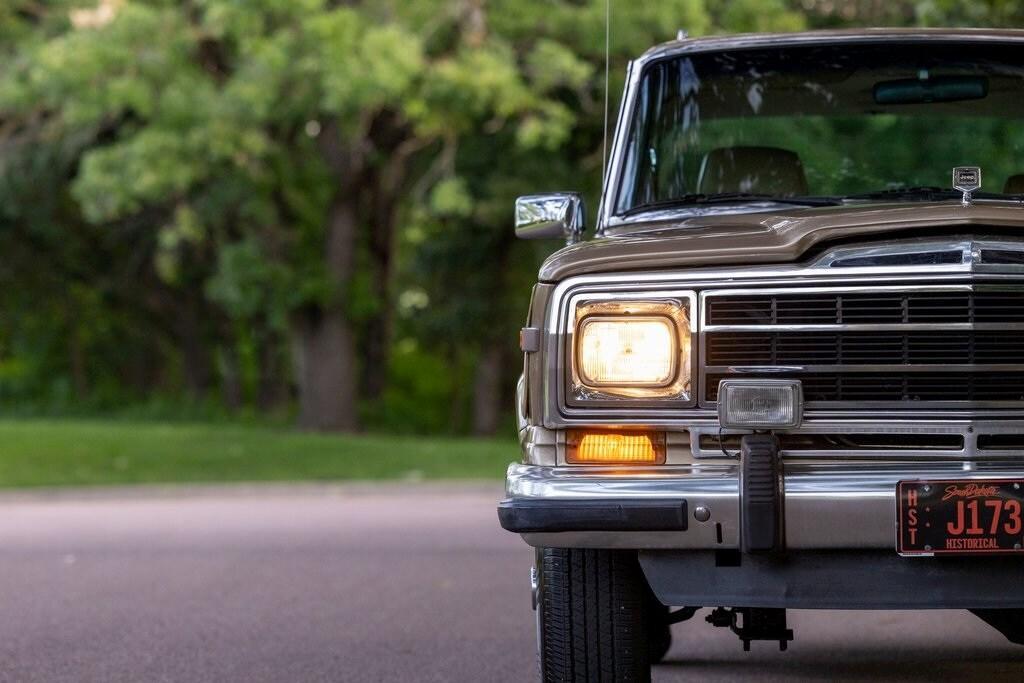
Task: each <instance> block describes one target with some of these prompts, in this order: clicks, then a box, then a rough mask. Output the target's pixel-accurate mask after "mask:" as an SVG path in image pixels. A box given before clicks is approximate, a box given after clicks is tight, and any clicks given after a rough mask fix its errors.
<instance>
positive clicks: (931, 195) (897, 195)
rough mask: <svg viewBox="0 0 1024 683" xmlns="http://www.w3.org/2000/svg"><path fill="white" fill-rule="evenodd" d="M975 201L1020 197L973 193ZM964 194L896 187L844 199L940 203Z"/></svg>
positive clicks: (949, 189)
mask: <svg viewBox="0 0 1024 683" xmlns="http://www.w3.org/2000/svg"><path fill="white" fill-rule="evenodd" d="M971 194H972V196H973V197H974V198H975V199H1017V198H1018V197H1019V195H1010V194H1001V193H999V192H972V193H971ZM963 195H964V193H963V192H961V191H960V190H954V189H952V188H947V187H931V186H922V187H895V188H891V189H888V190H876V191H875V192H864V193H863V194H848V195H845V196H844V197H843V199H915V200H921V201H940V200H943V199H960V198H961V197H963Z"/></svg>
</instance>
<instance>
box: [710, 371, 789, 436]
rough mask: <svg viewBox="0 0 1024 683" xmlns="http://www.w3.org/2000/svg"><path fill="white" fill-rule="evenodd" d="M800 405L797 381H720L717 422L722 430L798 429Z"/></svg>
mask: <svg viewBox="0 0 1024 683" xmlns="http://www.w3.org/2000/svg"><path fill="white" fill-rule="evenodd" d="M803 403H804V399H803V390H802V387H801V385H800V380H796V379H723V380H722V381H721V382H720V383H719V385H718V421H719V422H720V423H721V425H722V427H723V428H728V429H778V428H787V427H797V426H799V425H800V419H801V416H802V413H803Z"/></svg>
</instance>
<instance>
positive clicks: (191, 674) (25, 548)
mask: <svg viewBox="0 0 1024 683" xmlns="http://www.w3.org/2000/svg"><path fill="white" fill-rule="evenodd" d="M497 496H498V491H497V490H496V489H495V490H491V489H489V488H479V487H478V488H476V489H465V488H457V489H439V488H415V487H405V488H388V489H380V490H357V489H350V488H316V487H297V488H275V489H244V490H233V489H228V490H225V489H211V490H207V491H199V492H195V491H192V492H178V493H174V492H157V493H153V492H148V493H137V492H130V491H126V492H123V493H109V492H107V493H103V494H98V495H97V494H81V493H78V494H60V495H56V496H43V497H41V498H40V497H32V498H27V497H18V496H11V495H7V496H3V497H0V681H4V682H6V681H19V682H21V681H26V682H29V681H74V682H76V683H81V682H89V681H103V682H108V681H109V682H116V681H145V682H147V683H149V682H156V681H185V682H188V683H193V682H195V683H199V682H202V681H217V682H221V681H245V682H247V683H248V682H250V681H274V682H278V681H392V680H400V681H519V680H532V679H533V676H534V669H533V657H534V654H533V624H532V616H531V615H532V613H531V611H530V608H529V604H528V594H527V567H528V565H529V563H530V560H531V553H530V551H529V550H528V549H527V548H526V547H525V546H524V545H522V544H521V542H520V541H519V540H518V539H517V538H515V537H513V536H510V535H507V534H505V533H503V532H501V531H500V530H499V529H498V527H497V522H496V518H495V513H494V502H495V499H496V498H497ZM791 623H792V625H793V627H794V628H795V629H796V641H795V642H794V643H793V644H792V645H791V649H790V651H789V652H788V653H779V652H777V651H774V648H773V647H772V646H770V645H768V644H766V643H757V644H755V645H754V651H753V652H751V653H743V652H742V650H741V648H740V645H739V642H738V641H737V640H736V639H735V637H733V636H732V635H731V634H729V633H727V632H725V631H724V630H719V629H712V628H711V627H710V626H708V625H706V624H704V623H703V620H702V619H700V618H698V619H695V620H693V621H691V622H687V623H685V624H680V625H678V626H676V627H675V637H676V645H675V647H674V648H673V650H672V652H671V653H670V656H669V659H670V660H671V661H670V662H669V663H668V664H666V665H663V666H660V667H658V668H657V669H656V670H655V680H656V681H682V680H700V681H717V680H738V679H747V680H757V681H764V680H773V679H774V680H784V679H785V680H832V679H836V678H844V679H851V680H877V679H882V678H899V679H904V680H907V679H910V680H920V681H932V680H937V679H940V678H968V679H975V680H985V681H994V680H1021V679H1022V678H1024V648H1021V649H1018V648H1016V647H1014V646H1012V645H1009V644H1007V643H1006V642H1005V641H1004V640H1003V639H1002V637H1001V636H1000V635H999V634H997V633H996V632H994V631H991V630H990V629H989V628H988V627H986V626H985V625H984V624H982V623H981V622H980V621H978V620H976V619H975V618H974V617H972V616H970V615H968V614H966V613H961V612H934V613H920V612H918V613H898V614H885V613H867V612H857V613H846V614H839V613H821V612H796V613H792V616H791Z"/></svg>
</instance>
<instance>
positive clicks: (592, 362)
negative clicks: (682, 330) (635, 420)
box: [579, 316, 678, 387]
mask: <svg viewBox="0 0 1024 683" xmlns="http://www.w3.org/2000/svg"><path fill="white" fill-rule="evenodd" d="M674 327H675V325H674V324H673V322H672V319H671V318H639V317H638V318H628V317H622V318H620V317H611V316H597V317H592V318H588V319H587V320H584V321H583V323H582V324H581V325H580V341H579V348H580V355H579V358H580V368H579V370H580V379H581V380H583V383H584V384H586V385H587V386H591V387H604V386H623V385H627V384H629V385H635V386H644V387H663V386H666V385H668V384H671V383H672V380H673V379H674V377H675V372H676V356H677V354H676V349H677V348H678V342H677V341H676V333H675V329H674Z"/></svg>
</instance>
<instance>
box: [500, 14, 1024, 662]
mask: <svg viewBox="0 0 1024 683" xmlns="http://www.w3.org/2000/svg"><path fill="white" fill-rule="evenodd" d="M612 149H613V151H612V154H611V158H610V162H609V164H608V168H607V169H606V173H605V190H604V195H603V197H602V202H601V206H600V208H599V210H598V212H597V225H596V234H595V236H594V239H591V240H587V241H585V242H583V241H580V238H581V235H582V232H583V228H584V211H583V203H582V201H581V199H580V197H579V196H578V195H575V194H572V193H560V194H549V195H537V196H532V197H523V198H521V199H520V200H519V201H518V202H517V205H516V226H517V231H518V232H519V234H520V235H521V236H522V237H527V238H551V237H558V236H564V237H567V238H568V241H569V242H570V246H568V247H567V248H565V249H562V250H561V251H558V252H557V253H555V254H554V255H552V256H551V257H550V258H549V259H548V260H547V262H546V263H545V264H544V265H543V267H542V268H541V271H540V277H539V282H538V284H537V285H536V287H535V289H534V292H533V300H532V304H531V307H530V311H529V317H528V322H527V326H526V327H525V328H524V329H523V331H522V338H521V345H522V348H523V351H524V353H525V372H524V375H523V380H522V382H521V383H520V389H519V392H518V397H517V402H518V410H519V415H520V421H521V422H520V436H521V441H522V450H523V458H522V462H521V463H516V464H513V465H511V466H510V467H509V470H508V479H507V498H506V499H505V500H504V501H502V503H501V504H500V506H499V510H498V511H499V517H500V520H501V524H502V526H503V527H504V528H506V529H508V530H509V531H513V532H516V533H519V534H521V535H522V537H523V539H524V540H525V541H526V542H527V543H529V544H530V545H531V546H534V547H535V548H536V549H537V563H536V567H535V568H534V572H533V586H534V603H535V606H536V609H537V620H538V639H539V651H540V662H541V671H542V675H543V677H544V678H545V679H547V680H569V679H572V680H612V679H614V680H619V679H644V678H647V677H649V675H650V664H651V663H652V662H656V661H658V660H659V659H660V658H661V657H663V656H664V655H665V653H666V651H667V649H668V647H669V644H670V641H671V636H670V631H669V625H670V624H671V623H674V622H677V621H681V620H683V619H688V618H690V617H692V616H693V615H694V614H695V613H696V612H697V610H698V609H700V608H703V607H707V608H712V611H711V612H710V614H709V615H708V616H707V621H709V622H710V623H711V624H713V625H714V626H720V627H727V628H730V629H732V630H733V631H734V632H735V633H736V634H737V635H738V636H739V638H740V640H741V641H742V642H743V644H744V646H745V647H749V646H750V643H751V641H758V640H768V641H776V642H778V644H779V645H780V646H781V647H782V648H785V647H786V644H787V643H788V642H789V641H790V640H791V639H792V637H793V634H792V631H791V630H790V629H788V628H787V624H786V611H785V610H786V609H787V608H823V609H940V608H941V609H950V608H955V609H968V610H971V611H973V612H974V613H975V614H977V615H978V616H980V617H981V618H982V619H984V620H985V621H986V622H988V623H989V624H991V625H992V626H995V627H996V628H997V629H999V630H1000V631H1001V632H1002V633H1004V634H1005V635H1006V636H1007V637H1008V638H1009V639H1010V640H1012V641H1014V642H1022V639H1024V618H1022V615H1024V612H1022V611H1021V610H1022V609H1024V591H1022V590H1021V589H1020V585H1021V577H1022V575H1024V565H1022V563H1021V560H1022V558H1021V557H1020V556H1019V554H1020V553H1021V552H1024V549H1022V544H1024V520H1022V503H1024V489H1022V486H1024V360H1022V358H1024V230H1022V228H1024V196H1022V193H1024V32H1020V31H964V30H960V31H888V30H884V31H883V30H873V31H858V32H829V33H806V34H792V35H752V36H738V37H718V38H707V39H700V40H681V41H676V42H672V43H668V44H665V45H661V46H658V47H655V48H654V49H652V50H650V51H648V52H647V53H646V54H644V55H643V56H642V57H641V58H639V59H638V60H636V61H635V62H634V63H633V64H632V65H631V67H630V70H629V79H628V85H627V89H626V93H625V97H624V100H623V104H622V108H621V111H620V114H619V117H618V123H617V127H616V135H615V140H614V144H613V148H612ZM668 606H672V607H668Z"/></svg>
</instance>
